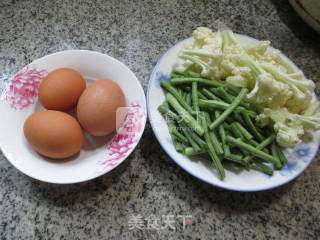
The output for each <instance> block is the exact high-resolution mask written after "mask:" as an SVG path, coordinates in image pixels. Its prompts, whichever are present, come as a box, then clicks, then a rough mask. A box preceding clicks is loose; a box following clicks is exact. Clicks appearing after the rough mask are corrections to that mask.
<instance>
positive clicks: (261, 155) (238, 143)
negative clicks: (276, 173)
mask: <svg viewBox="0 0 320 240" xmlns="http://www.w3.org/2000/svg"><path fill="white" fill-rule="evenodd" d="M226 140H227V142H228V143H230V144H232V145H234V146H237V147H239V148H241V149H243V150H245V151H247V152H249V153H251V154H252V155H254V156H256V157H259V158H261V159H263V160H265V161H268V162H272V163H273V162H275V159H274V158H273V156H271V155H269V154H267V153H265V152H263V151H261V150H258V149H257V148H255V147H253V146H251V145H249V144H247V143H244V142H243V141H241V140H239V139H235V138H233V137H231V136H227V139H226Z"/></svg>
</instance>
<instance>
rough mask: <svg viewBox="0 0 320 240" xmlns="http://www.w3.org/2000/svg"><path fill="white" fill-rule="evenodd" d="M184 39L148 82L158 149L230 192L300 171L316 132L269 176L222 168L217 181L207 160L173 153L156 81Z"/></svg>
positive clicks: (270, 184) (281, 180)
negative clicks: (160, 106) (220, 177)
mask: <svg viewBox="0 0 320 240" xmlns="http://www.w3.org/2000/svg"><path fill="white" fill-rule="evenodd" d="M237 37H238V38H239V40H240V42H242V43H245V44H250V43H255V42H257V40H255V39H253V38H250V37H247V36H244V35H240V34H237ZM191 40H192V38H188V39H186V40H183V41H181V42H178V43H177V44H176V45H174V46H173V47H171V48H170V49H169V50H168V51H167V52H166V53H165V54H164V55H163V56H162V57H161V58H160V60H159V61H158V63H157V64H156V66H155V67H154V69H153V71H152V73H151V75H150V79H149V85H148V92H147V109H148V115H149V121H150V124H151V126H152V129H153V131H154V133H155V136H156V138H157V139H158V141H159V143H160V145H161V146H162V148H163V149H164V150H165V151H166V152H167V154H168V155H169V156H170V157H171V158H172V159H173V160H174V161H175V162H176V163H177V164H178V165H179V166H180V167H182V168H183V169H184V170H185V171H187V172H188V173H190V174H191V175H193V176H194V177H197V178H198V179H201V180H202V181H205V182H207V183H209V184H212V185H214V186H218V187H221V188H225V189H229V190H234V191H246V192H250V191H262V190H267V189H271V188H275V187H278V186H281V185H283V184H285V183H288V182H289V181H291V180H293V179H294V178H296V177H297V176H298V175H299V174H301V173H302V172H303V171H304V170H305V169H306V167H307V166H308V165H309V164H310V163H311V161H312V159H313V158H314V157H315V155H316V153H317V150H318V146H319V139H320V138H319V132H317V133H316V134H315V137H314V141H313V142H311V143H309V144H299V145H297V146H296V147H295V148H294V149H289V150H287V151H286V152H285V154H286V156H287V157H288V159H289V164H288V165H287V166H285V167H284V168H283V169H282V170H281V171H275V172H274V175H273V176H272V177H270V176H268V175H266V174H263V173H261V172H258V171H254V170H251V171H241V172H234V171H229V170H226V178H225V179H224V180H223V181H221V180H219V179H218V177H217V176H216V173H215V170H214V169H213V168H212V166H211V164H210V163H209V161H203V159H201V158H192V159H190V158H187V157H185V156H183V155H182V154H180V153H178V152H176V150H175V148H174V146H173V144H172V140H171V137H170V134H169V131H168V127H167V125H166V122H165V120H164V119H163V118H162V116H161V115H160V113H159V112H158V111H157V107H158V106H159V105H160V104H161V103H162V102H163V101H164V100H165V95H164V92H163V91H162V89H161V87H160V84H159V82H160V80H167V79H169V74H170V72H171V69H172V67H173V65H174V64H175V63H176V62H177V60H178V57H177V56H178V53H179V51H180V50H181V49H182V47H183V45H184V44H185V43H187V42H190V41H191ZM283 57H284V58H285V59H286V60H287V61H288V62H289V63H290V64H291V65H292V66H293V67H294V68H295V69H298V68H297V67H296V65H294V63H293V62H291V61H290V60H289V59H288V58H287V57H285V56H283Z"/></svg>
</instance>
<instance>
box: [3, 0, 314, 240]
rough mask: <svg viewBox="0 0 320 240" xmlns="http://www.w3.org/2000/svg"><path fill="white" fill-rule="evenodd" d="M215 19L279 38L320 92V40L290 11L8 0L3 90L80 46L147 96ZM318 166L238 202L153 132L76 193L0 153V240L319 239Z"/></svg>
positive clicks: (204, 4) (253, 4) (233, 5)
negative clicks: (10, 79)
mask: <svg viewBox="0 0 320 240" xmlns="http://www.w3.org/2000/svg"><path fill="white" fill-rule="evenodd" d="M217 20H220V21H222V22H224V23H225V24H226V25H228V26H229V27H231V28H232V29H233V30H234V31H235V32H239V33H243V34H247V35H250V36H252V37H256V38H258V39H269V40H271V41H272V44H273V46H275V47H276V48H279V49H281V50H283V52H284V53H286V54H287V55H288V56H289V57H290V58H291V59H292V60H293V61H294V62H296V63H297V64H298V65H299V66H300V67H301V68H302V69H303V70H304V71H305V73H306V75H307V76H308V77H309V78H312V79H313V80H315V81H317V83H318V84H319V83H320V81H319V79H320V40H319V39H320V37H319V35H316V33H315V32H313V31H312V30H311V29H310V28H309V27H307V26H306V25H305V24H304V23H303V22H302V21H301V20H300V18H299V17H298V16H297V15H296V14H295V12H294V11H293V10H292V8H291V7H290V6H289V4H288V2H287V1H278V0H274V1H267V0H265V1H263V0H261V1H258V0H253V1H244V0H238V1H236V0H234V1H231V0H229V1H219V0H216V1H209V0H207V1H183V0H172V1H169V0H168V1H164V0H163V1H120V0H115V1H101V0H100V1H93V0H91V1H90V0H88V1H84V0H81V1H77V0H74V1H69V0H60V1H36V0H30V1H22V0H11V1H10V0H1V1H0V79H1V84H2V83H3V82H4V81H6V79H7V76H9V75H10V74H12V73H14V72H15V71H17V70H18V69H20V68H21V67H23V66H24V65H26V64H28V63H29V62H31V61H32V60H34V59H36V58H39V57H41V56H44V55H46V54H48V53H52V52H56V51H60V50H65V49H74V48H76V49H92V50H96V51H100V52H103V53H108V54H110V55H111V56H114V57H115V58H118V59H119V60H121V61H123V62H124V63H126V64H127V65H128V66H129V67H130V68H131V69H132V70H133V71H134V72H135V73H136V74H137V76H138V78H139V80H140V81H141V83H142V84H143V86H144V89H145V90H146V86H147V82H148V75H149V73H150V71H151V69H152V66H153V65H154V64H155V62H156V61H157V59H158V58H159V57H160V55H161V53H163V52H164V51H165V50H166V49H167V48H168V47H170V46H171V45H173V44H174V43H175V42H177V41H178V40H181V39H183V38H186V37H188V36H189V35H190V33H191V32H192V30H193V29H195V28H196V27H197V26H202V25H203V26H208V27H211V28H214V29H215V28H216V21H217ZM318 86H319V85H318ZM319 90H320V89H319V88H318V92H319ZM0 122H1V117H0ZM0 134H1V133H0ZM318 159H319V156H318V157H317V159H316V161H314V162H313V163H312V165H311V166H310V167H309V168H308V169H307V170H306V171H305V172H304V173H303V174H302V176H300V177H299V178H298V179H297V180H296V181H294V182H292V183H290V184H287V185H286V186H283V187H280V188H278V189H275V190H272V191H267V192H261V193H236V192H229V191H224V190H220V189H217V188H215V187H212V186H209V185H207V184H205V183H203V182H200V181H198V180H197V179H194V178H193V177H191V176H190V175H188V174H187V173H186V172H184V171H183V170H182V169H181V168H179V167H178V166H177V165H176V164H175V163H174V162H173V161H172V160H171V159H169V157H168V156H167V155H166V154H165V153H164V151H163V150H162V149H161V147H160V145H159V144H158V143H157V141H156V139H155V137H154V135H153V133H152V131H151V129H150V126H149V125H147V129H146V131H145V133H144V135H143V139H142V141H141V142H140V144H139V147H138V148H137V149H136V150H135V151H134V152H133V154H132V155H131V156H130V157H129V159H128V160H127V161H126V162H125V163H124V164H122V165H121V166H120V167H118V168H117V169H116V170H114V171H113V172H112V173H111V174H108V175H105V176H103V177H100V178H98V179H96V180H94V181H91V182H87V183H83V184H78V185H70V186H58V185H51V184H46V183H41V182H38V181H35V180H32V179H30V178H28V177H26V176H24V175H22V174H21V173H19V172H18V170H16V169H15V168H14V167H13V166H11V165H10V164H9V163H8V161H7V160H6V159H5V157H4V156H3V155H2V154H1V155H0V239H316V238H318V237H319V235H320V226H319V223H320V201H319V199H320V194H319V191H320V181H319V174H320V163H319V160H318ZM132 214H134V215H137V214H141V215H142V217H148V216H149V215H151V214H154V215H155V216H156V217H158V218H161V216H162V215H174V216H178V215H181V214H182V215H192V218H193V224H192V225H188V226H187V227H186V228H185V229H183V228H182V226H181V224H180V223H178V222H176V224H175V226H176V229H175V230H172V229H168V228H166V229H160V230H148V229H146V230H137V229H134V230H130V229H129V225H128V220H129V219H130V216H131V215H132Z"/></svg>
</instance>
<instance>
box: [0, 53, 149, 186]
mask: <svg viewBox="0 0 320 240" xmlns="http://www.w3.org/2000/svg"><path fill="white" fill-rule="evenodd" d="M67 52H68V53H69V52H71V53H72V52H74V53H76V52H80V53H83V54H86V53H89V54H99V55H101V56H103V57H107V58H109V59H111V60H112V61H115V62H117V63H118V64H120V65H121V66H122V67H124V68H126V69H128V70H129V72H131V73H132V74H133V76H134V78H135V80H136V82H137V86H138V89H139V91H140V93H141V96H142V95H143V98H142V99H143V105H142V109H143V111H144V114H145V117H144V120H143V121H141V123H143V127H142V129H141V131H140V133H139V135H137V139H138V140H137V142H136V143H135V144H134V145H133V146H134V147H132V148H131V149H130V150H129V151H128V154H127V155H126V156H125V157H124V158H123V159H121V160H120V161H119V163H118V164H116V165H115V166H112V167H110V168H108V169H106V170H103V171H99V172H97V174H96V175H92V176H91V177H89V178H86V179H82V180H80V181H79V180H74V181H63V182H61V181H55V180H48V179H43V178H41V177H38V176H37V175H33V174H30V173H27V172H25V171H24V169H23V168H21V167H20V166H19V165H18V164H16V162H15V161H12V160H11V157H10V155H11V153H9V152H7V150H6V149H5V148H4V147H3V146H2V144H0V150H1V151H2V153H3V155H4V156H5V158H6V159H7V160H8V162H9V163H10V164H12V165H13V166H14V167H15V168H16V169H18V170H19V171H20V172H21V173H23V174H24V175H26V176H28V177H30V178H32V179H35V180H38V181H41V182H45V183H50V184H58V185H68V184H76V183H83V182H87V181H90V180H92V179H95V178H98V177H101V176H103V175H105V174H107V173H108V172H111V171H112V170H113V169H115V168H117V167H118V166H119V165H120V164H122V163H123V162H124V161H125V160H126V159H127V158H128V157H129V156H130V155H131V153H132V152H133V151H134V150H135V149H136V147H137V146H138V144H139V142H140V140H141V138H142V135H143V133H144V130H145V127H146V123H147V118H148V114H147V102H146V95H145V92H144V90H143V87H142V85H141V82H140V81H139V80H138V78H137V76H136V75H135V73H134V72H133V71H132V70H131V69H130V68H129V67H128V66H127V65H126V64H124V63H123V62H121V61H119V60H118V59H116V58H114V57H112V56H110V55H108V54H105V53H101V52H97V51H92V50H86V49H71V50H62V51H58V52H54V53H50V54H47V55H45V56H43V57H40V58H37V59H35V60H34V61H32V62H30V63H28V64H26V65H25V66H23V67H22V68H20V69H19V70H18V71H15V72H14V73H13V74H11V75H10V76H9V78H8V79H9V81H8V82H6V85H5V87H4V91H2V93H1V94H0V99H1V98H2V97H3V96H4V95H5V94H6V91H7V88H8V87H9V85H10V82H11V80H12V78H13V77H14V76H15V75H16V74H17V73H18V72H19V71H21V70H22V69H24V68H26V67H28V66H31V65H32V64H36V63H37V62H39V61H43V60H44V59H45V58H47V57H50V56H54V55H58V54H63V53H67Z"/></svg>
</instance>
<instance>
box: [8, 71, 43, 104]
mask: <svg viewBox="0 0 320 240" xmlns="http://www.w3.org/2000/svg"><path fill="white" fill-rule="evenodd" d="M46 74H47V71H45V70H37V69H32V68H24V69H22V70H21V71H19V72H18V73H16V74H15V75H14V76H13V78H12V80H11V81H10V84H9V86H8V88H7V91H6V94H5V99H6V100H7V101H8V102H9V104H10V106H11V107H12V108H13V109H18V110H22V109H25V108H27V107H29V106H30V105H32V104H34V103H35V102H36V99H37V97H38V90H39V85H40V82H41V80H42V79H43V77H44V76H45V75H46Z"/></svg>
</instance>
